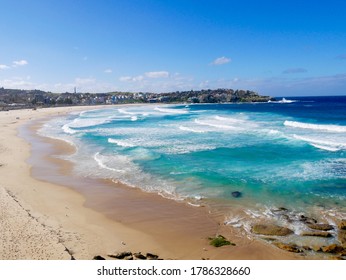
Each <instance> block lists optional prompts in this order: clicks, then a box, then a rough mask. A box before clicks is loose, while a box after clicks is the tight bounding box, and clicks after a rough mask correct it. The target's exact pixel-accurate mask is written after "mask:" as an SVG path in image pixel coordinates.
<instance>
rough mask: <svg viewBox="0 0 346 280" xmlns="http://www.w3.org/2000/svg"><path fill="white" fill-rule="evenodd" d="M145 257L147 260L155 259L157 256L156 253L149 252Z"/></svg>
mask: <svg viewBox="0 0 346 280" xmlns="http://www.w3.org/2000/svg"><path fill="white" fill-rule="evenodd" d="M146 257H147V259H148V260H157V259H158V258H159V256H158V255H155V254H151V253H147V254H146Z"/></svg>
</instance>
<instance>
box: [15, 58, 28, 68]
mask: <svg viewBox="0 0 346 280" xmlns="http://www.w3.org/2000/svg"><path fill="white" fill-rule="evenodd" d="M27 64H28V62H27V61H26V60H24V59H22V60H15V61H13V67H17V66H24V65H27Z"/></svg>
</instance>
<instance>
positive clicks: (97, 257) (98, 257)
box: [93, 256, 105, 261]
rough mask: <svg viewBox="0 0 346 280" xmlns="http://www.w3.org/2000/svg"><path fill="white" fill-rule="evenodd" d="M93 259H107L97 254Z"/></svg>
mask: <svg viewBox="0 0 346 280" xmlns="http://www.w3.org/2000/svg"><path fill="white" fill-rule="evenodd" d="M93 260H98V261H103V260H105V258H104V257H102V256H95V257H93Z"/></svg>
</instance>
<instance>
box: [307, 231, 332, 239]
mask: <svg viewBox="0 0 346 280" xmlns="http://www.w3.org/2000/svg"><path fill="white" fill-rule="evenodd" d="M301 236H315V237H324V238H328V237H332V236H333V235H332V234H331V233H330V232H325V231H305V232H302V233H301Z"/></svg>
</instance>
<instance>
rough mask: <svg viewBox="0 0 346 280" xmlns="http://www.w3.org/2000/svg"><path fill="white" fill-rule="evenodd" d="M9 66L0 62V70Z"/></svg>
mask: <svg viewBox="0 0 346 280" xmlns="http://www.w3.org/2000/svg"><path fill="white" fill-rule="evenodd" d="M8 68H10V66H7V65H5V64H0V70H5V69H8Z"/></svg>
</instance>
